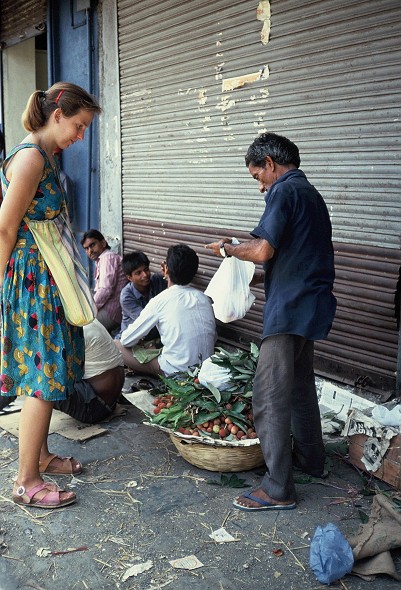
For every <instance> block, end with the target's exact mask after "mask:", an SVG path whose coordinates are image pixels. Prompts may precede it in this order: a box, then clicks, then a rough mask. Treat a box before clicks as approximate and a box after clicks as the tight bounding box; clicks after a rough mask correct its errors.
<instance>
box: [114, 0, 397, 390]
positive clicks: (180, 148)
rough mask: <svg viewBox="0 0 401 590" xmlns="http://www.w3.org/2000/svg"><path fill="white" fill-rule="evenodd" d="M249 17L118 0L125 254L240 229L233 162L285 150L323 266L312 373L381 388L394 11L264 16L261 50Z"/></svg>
mask: <svg viewBox="0 0 401 590" xmlns="http://www.w3.org/2000/svg"><path fill="white" fill-rule="evenodd" d="M258 5H259V8H260V9H262V8H264V9H266V7H267V5H268V3H267V2H266V1H262V2H260V3H258V2H243V1H239V0H232V1H230V2H228V1H227V0H220V1H219V0H217V1H216V2H213V3H210V2H207V1H195V0H193V1H185V2H183V1H182V0H181V1H178V0H167V1H165V2H163V4H162V5H160V4H152V3H148V2H145V1H139V2H134V3H132V2H130V1H128V0H119V2H118V17H119V57H120V80H121V121H122V156H123V158H122V170H123V179H122V190H123V214H124V219H125V222H124V223H125V228H126V229H125V230H124V234H125V235H124V238H125V249H126V250H127V249H130V248H132V247H137V246H138V239H137V238H136V236H135V228H137V229H138V230H139V232H140V233H141V236H143V234H142V231H143V230H144V228H148V224H149V223H153V224H155V228H154V234H153V235H157V234H158V233H159V232H160V231H165V227H166V226H169V227H170V226H172V227H174V228H176V227H177V228H179V231H178V233H177V231H176V230H175V229H173V230H172V232H171V233H170V232H167V233H169V236H170V237H171V238H173V237H174V236H177V235H178V234H180V233H184V234H187V235H190V234H192V233H193V234H196V235H197V236H198V239H199V241H200V242H203V243H205V242H206V241H207V239H208V236H209V234H210V233H212V234H214V233H215V232H216V234H215V235H220V234H217V231H218V230H217V228H226V229H225V230H223V231H224V233H227V229H229V230H230V233H231V235H232V234H233V233H238V234H239V233H240V232H246V231H249V230H250V229H252V228H253V227H254V226H255V225H256V223H257V221H258V219H259V216H260V213H261V211H262V210H263V199H262V198H261V196H260V195H259V194H258V193H257V189H256V186H255V183H254V181H253V180H252V179H251V178H250V176H249V175H248V173H247V171H246V168H245V166H244V159H243V157H244V153H245V151H246V148H247V147H248V145H249V143H250V142H251V141H252V139H253V138H254V137H255V136H256V135H257V134H258V133H259V132H261V131H263V130H265V129H268V130H270V131H275V132H277V133H282V134H284V135H287V136H288V137H290V138H291V139H292V140H294V141H295V142H296V143H297V144H298V146H299V148H300V151H301V157H302V169H303V170H304V171H305V172H306V174H307V175H308V177H309V179H310V180H311V182H313V184H315V185H316V186H317V188H318V189H319V190H320V191H321V193H322V194H323V196H324V198H325V200H326V202H327V204H328V207H329V210H330V212H331V216H332V222H333V234H334V241H335V245H336V251H337V284H336V294H337V296H338V297H339V311H338V314H337V318H336V322H335V325H334V328H333V332H332V334H331V336H330V339H329V340H328V341H327V342H325V343H319V344H318V346H317V357H318V358H317V360H318V363H317V364H318V365H319V366H320V370H321V372H327V373H329V374H330V375H331V376H332V377H334V378H336V377H337V378H340V379H341V380H344V381H347V382H356V383H357V384H361V383H362V382H363V384H364V385H366V386H368V387H371V388H372V389H376V388H377V389H386V388H388V387H393V386H394V382H395V369H396V356H397V331H396V329H395V321H394V319H393V311H394V310H393V301H392V299H393V294H394V290H395V283H396V278H397V276H398V266H399V265H400V264H401V255H400V229H401V201H400V194H399V193H400V178H401V171H400V166H399V161H400V146H399V137H400V131H401V129H400V87H399V74H400V67H399V64H400V62H401V46H400V42H399V34H398V31H399V29H400V24H401V4H400V3H399V2H398V1H397V0H382V1H381V2H370V1H368V0H366V1H360V0H352V1H350V2H345V1H344V0H323V1H317V0H314V1H306V2H303V3H299V2H298V0H287V1H285V0H276V1H272V3H271V30H270V40H269V42H268V43H262V41H261V31H262V26H263V25H264V24H265V29H264V30H266V27H267V28H268V24H267V21H266V22H265V23H264V22H263V21H261V20H258V19H257V18H256V9H257V7H258ZM259 14H260V15H261V16H263V10H260V11H259ZM265 40H266V38H264V41H265ZM267 76H268V77H267ZM236 78H237V79H236ZM223 84H224V87H223V86H222V85H223ZM230 86H231V88H230ZM133 220H135V224H136V225H134V226H132V222H133ZM156 226H158V227H159V230H157V229H156ZM186 229H187V230H188V231H185V230H186ZM152 239H153V238H152ZM152 239H150V241H149V242H147V243H142V242H140V243H141V244H143V246H142V247H143V248H144V249H147V248H148V249H149V248H154V244H153V243H152ZM205 260H207V259H205ZM209 266H210V263H209ZM260 308H261V306H260ZM250 319H251V318H250ZM259 321H260V313H259V316H257V317H256V318H255V325H256V324H258V322H259ZM252 324H253V322H251V324H250V325H251V331H252ZM230 328H231V327H230ZM234 329H235V326H234ZM241 331H243V328H242V327H239V329H238V334H239V335H240V333H241ZM367 335H369V337H367ZM370 348H371V349H372V350H371V351H370V353H369V354H367V351H368V350H370ZM378 351H381V352H380V354H379V352H378Z"/></svg>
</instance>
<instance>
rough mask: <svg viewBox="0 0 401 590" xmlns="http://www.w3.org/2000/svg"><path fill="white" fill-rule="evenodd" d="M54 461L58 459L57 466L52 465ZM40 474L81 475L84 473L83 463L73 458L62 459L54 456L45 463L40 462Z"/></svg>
mask: <svg viewBox="0 0 401 590" xmlns="http://www.w3.org/2000/svg"><path fill="white" fill-rule="evenodd" d="M54 459H58V462H57V461H55V464H54V465H52V463H53V460H54ZM60 461H61V462H62V463H61V465H60V463H59V462H60ZM57 463H58V464H57ZM39 473H40V474H41V475H43V474H46V475H79V474H80V473H82V463H80V462H79V461H75V459H73V458H72V457H60V456H59V455H54V454H52V455H49V456H48V457H47V459H44V461H39Z"/></svg>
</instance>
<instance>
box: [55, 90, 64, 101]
mask: <svg viewBox="0 0 401 590" xmlns="http://www.w3.org/2000/svg"><path fill="white" fill-rule="evenodd" d="M63 92H64V90H60V92H59V93H58V95H57V98H56V100H55V101H54V102H55V103H56V104H58V101H59V100H60V97H61V95H62V94H63Z"/></svg>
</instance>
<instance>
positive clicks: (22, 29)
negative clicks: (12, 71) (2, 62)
mask: <svg viewBox="0 0 401 590" xmlns="http://www.w3.org/2000/svg"><path fill="white" fill-rule="evenodd" d="M46 15H47V0H1V8H0V45H1V48H2V49H5V48H6V47H10V45H15V44H16V43H21V41H25V40H26V39H30V38H31V37H35V36H36V35H40V34H41V33H43V32H44V31H45V30H46Z"/></svg>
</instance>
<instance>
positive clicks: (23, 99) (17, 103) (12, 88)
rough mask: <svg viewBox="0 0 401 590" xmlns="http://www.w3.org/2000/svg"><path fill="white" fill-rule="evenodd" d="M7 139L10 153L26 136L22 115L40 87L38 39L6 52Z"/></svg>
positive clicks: (4, 69)
mask: <svg viewBox="0 0 401 590" xmlns="http://www.w3.org/2000/svg"><path fill="white" fill-rule="evenodd" d="M2 53H3V84H4V86H3V88H4V136H5V140H6V151H9V150H10V149H11V148H12V147H13V146H14V145H15V144H17V143H19V142H20V141H21V140H22V139H23V138H24V137H25V135H26V131H25V130H24V128H23V126H22V123H21V115H22V113H23V111H24V109H25V107H26V103H27V100H28V98H29V96H30V95H31V94H32V92H33V91H34V90H35V88H36V67H35V39H33V38H32V39H28V40H27V41H24V42H23V43H19V44H18V45H12V46H11V47H9V48H7V49H5V50H4V51H3V52H2Z"/></svg>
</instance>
